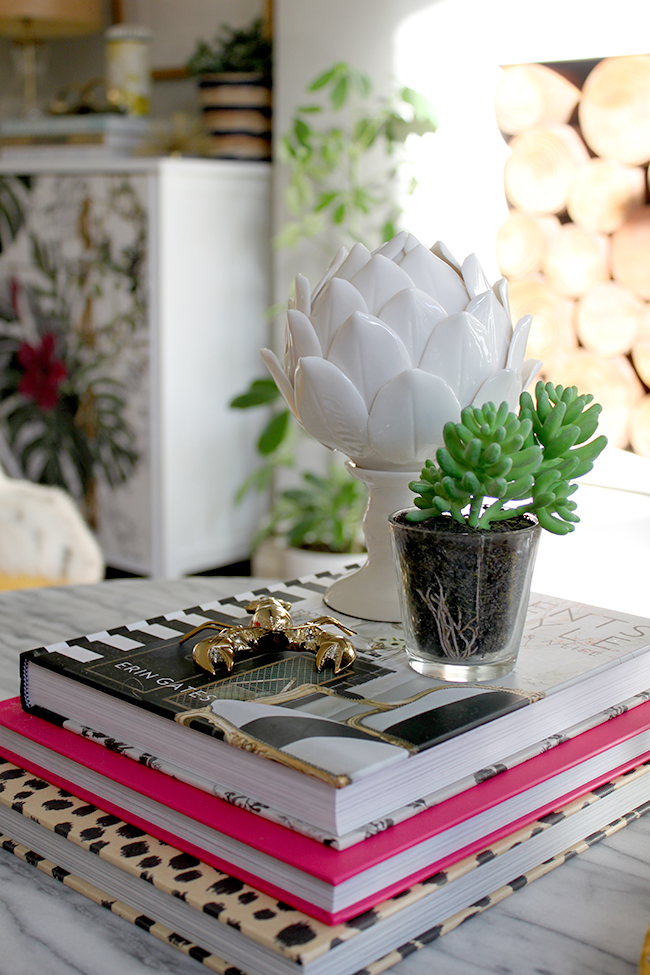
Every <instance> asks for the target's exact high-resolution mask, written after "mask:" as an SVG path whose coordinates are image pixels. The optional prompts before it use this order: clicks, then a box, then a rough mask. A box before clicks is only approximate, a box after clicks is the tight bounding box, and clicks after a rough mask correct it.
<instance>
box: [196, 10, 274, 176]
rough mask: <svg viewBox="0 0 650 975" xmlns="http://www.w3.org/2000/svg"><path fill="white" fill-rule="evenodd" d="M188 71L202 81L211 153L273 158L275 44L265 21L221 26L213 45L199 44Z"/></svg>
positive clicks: (205, 118)
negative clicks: (272, 83)
mask: <svg viewBox="0 0 650 975" xmlns="http://www.w3.org/2000/svg"><path fill="white" fill-rule="evenodd" d="M186 67H187V70H188V72H189V73H190V74H191V75H196V76H197V77H198V84H199V102H200V107H201V114H202V116H203V122H204V125H205V129H206V132H207V133H208V134H209V137H210V141H211V145H212V150H211V155H212V156H215V157H218V158H221V159H258V160H269V159H270V158H271V71H272V43H271V37H270V32H269V31H268V29H267V27H266V26H265V24H264V22H263V21H262V19H261V18H258V19H256V20H254V21H253V22H252V23H251V24H250V25H249V26H248V27H244V28H239V29H234V28H232V27H226V26H222V28H221V33H220V34H218V35H217V37H216V38H215V41H214V43H213V44H208V43H206V42H205V41H199V43H198V44H197V46H196V49H195V51H194V53H193V54H192V57H191V58H190V59H189V61H188V62H187V65H186Z"/></svg>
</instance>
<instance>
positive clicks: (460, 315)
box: [262, 233, 541, 621]
mask: <svg viewBox="0 0 650 975" xmlns="http://www.w3.org/2000/svg"><path fill="white" fill-rule="evenodd" d="M531 320H532V319H531V316H530V315H527V316H526V317H524V318H522V319H521V320H520V321H519V322H517V324H516V325H515V326H514V328H513V325H512V322H511V320H510V311H509V307H508V291H507V284H506V281H505V279H504V278H501V280H499V281H497V282H496V284H495V285H494V286H493V287H490V285H489V283H488V281H487V279H486V277H485V275H484V273H483V271H482V270H481V267H480V264H479V262H478V260H477V258H476V256H475V255H473V254H472V255H470V256H469V257H468V258H467V259H466V260H465V261H464V262H463V264H462V266H461V265H460V264H459V263H458V262H457V261H456V260H454V258H453V257H452V256H451V254H450V253H449V252H448V250H447V249H446V247H445V246H444V244H442V243H440V242H438V243H437V244H434V246H433V247H432V248H431V250H428V249H427V248H426V247H425V246H424V245H423V244H421V243H420V242H419V241H418V240H417V239H416V238H415V237H414V236H413V235H412V234H406V233H400V234H398V235H397V236H396V237H394V238H393V239H392V240H390V241H388V243H386V244H384V245H383V246H382V247H379V248H378V249H377V250H376V251H374V252H373V253H370V252H369V251H368V250H367V249H366V248H365V247H363V245H362V244H355V246H354V247H353V248H352V250H351V251H350V252H349V253H348V251H347V250H346V249H345V248H341V250H340V251H339V252H338V254H337V255H336V257H335V258H334V260H333V262H332V264H331V265H330V267H329V269H328V271H327V273H326V274H325V276H324V278H323V279H322V281H321V282H320V283H319V284H318V285H317V287H316V288H315V289H314V291H313V293H311V292H310V287H309V282H308V281H307V280H306V278H304V277H303V276H302V275H298V277H297V278H296V295H295V299H294V300H293V301H292V302H291V307H290V308H289V311H288V315H287V328H286V336H285V353H284V368H283V367H282V365H281V364H280V362H279V361H278V359H277V357H276V356H275V355H274V354H273V352H271V351H270V350H269V349H263V350H262V357H263V358H264V361H265V363H266V365H267V366H268V368H269V370H270V372H271V375H272V376H273V378H274V379H275V381H276V383H277V385H278V388H279V389H280V392H281V393H282V395H283V397H284V399H285V400H286V402H287V405H288V406H289V408H290V409H291V411H292V412H293V413H294V415H295V416H296V418H297V419H298V421H299V422H300V423H301V425H302V426H303V427H304V429H305V430H306V431H307V433H309V434H310V435H311V436H312V437H314V438H315V439H316V440H319V441H320V442H321V443H323V444H325V445H326V446H327V447H331V448H332V449H336V450H340V451H341V452H342V453H344V454H346V455H347V457H349V459H350V463H349V464H348V467H349V469H350V470H351V472H352V473H353V474H354V475H355V476H357V477H359V478H360V479H361V480H363V481H364V482H365V483H366V484H367V486H368V488H369V492H370V501H369V507H368V511H367V512H366V516H365V518H364V532H365V536H366V543H367V548H368V561H367V563H366V565H365V566H364V567H363V568H362V569H360V570H359V571H357V572H355V573H353V574H352V575H350V576H346V577H344V578H343V579H341V580H339V581H338V582H336V583H335V584H334V585H333V586H332V587H331V588H330V590H329V591H328V593H327V595H326V602H327V603H328V604H329V605H330V606H331V607H332V608H333V609H338V610H339V611H340V612H344V613H347V614H349V615H351V616H360V617H363V618H365V619H374V620H386V621H393V620H399V618H400V613H399V604H398V597H397V588H396V586H395V578H394V570H393V565H392V555H391V551H390V540H389V535H388V525H387V518H388V515H389V514H390V513H391V512H392V511H394V510H396V509H398V508H400V507H406V506H407V505H409V504H411V503H412V495H411V494H410V492H409V490H408V482H409V481H410V480H413V479H414V478H415V477H416V476H417V475H418V474H419V472H420V469H421V468H422V466H423V464H424V461H425V459H426V458H427V457H433V456H435V451H436V450H437V448H438V447H439V446H441V444H442V429H443V427H444V425H445V423H447V421H449V420H454V421H457V420H459V419H460V412H461V409H462V408H463V407H465V406H467V405H469V404H472V403H473V404H476V405H482V404H483V403H486V402H488V401H490V400H491V401H493V402H495V403H497V404H498V403H502V402H503V401H504V400H507V402H508V403H509V404H510V406H511V408H512V409H513V410H516V409H517V406H518V400H519V395H520V393H521V392H522V390H523V389H525V388H526V387H527V386H528V384H529V383H530V382H531V381H532V380H533V379H534V377H535V376H536V374H537V372H538V370H539V367H540V366H541V363H540V362H537V361H536V360H531V359H528V360H526V359H524V355H525V350H526V341H527V339H528V332H529V329H530V325H531Z"/></svg>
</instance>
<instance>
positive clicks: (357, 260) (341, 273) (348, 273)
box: [336, 243, 371, 281]
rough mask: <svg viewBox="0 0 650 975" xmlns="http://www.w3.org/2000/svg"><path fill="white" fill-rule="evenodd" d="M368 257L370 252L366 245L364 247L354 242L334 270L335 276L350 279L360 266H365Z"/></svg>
mask: <svg viewBox="0 0 650 975" xmlns="http://www.w3.org/2000/svg"><path fill="white" fill-rule="evenodd" d="M370 257H371V254H370V251H369V250H368V248H367V247H364V246H363V244H358V243H357V244H355V245H354V247H353V248H352V250H351V251H350V253H349V254H348V256H347V257H346V258H345V260H344V261H343V263H342V264H341V266H340V268H339V269H338V271H337V272H336V277H337V278H343V279H344V280H345V281H351V280H352V278H353V277H354V276H355V274H358V273H359V271H360V270H361V268H362V267H365V265H366V264H367V263H368V261H369V260H370Z"/></svg>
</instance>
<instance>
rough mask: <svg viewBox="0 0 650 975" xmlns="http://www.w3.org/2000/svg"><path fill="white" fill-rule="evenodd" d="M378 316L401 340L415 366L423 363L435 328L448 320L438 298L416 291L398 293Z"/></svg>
mask: <svg viewBox="0 0 650 975" xmlns="http://www.w3.org/2000/svg"><path fill="white" fill-rule="evenodd" d="M379 314H380V318H381V320H382V321H383V322H385V323H386V324H387V325H388V326H389V327H390V328H391V329H392V330H393V332H395V334H396V335H399V337H400V338H401V340H402V342H403V343H404V345H405V346H406V348H407V350H408V353H409V355H410V357H411V365H413V366H417V365H418V363H419V362H420V359H421V358H422V353H423V352H424V348H425V346H426V344H427V342H428V341H429V336H430V335H431V333H432V331H433V329H434V328H435V327H436V325H437V324H438V322H441V321H442V320H443V318H446V317H447V312H446V311H445V309H444V308H443V307H442V305H441V304H440V303H439V302H438V301H436V299H435V298H431V297H429V295H428V294H427V293H426V292H425V291H418V290H416V289H415V288H405V289H404V291H398V293H397V294H396V295H394V296H393V297H392V298H391V299H390V301H389V302H387V304H385V305H384V307H383V308H382V309H381V312H380V313H379Z"/></svg>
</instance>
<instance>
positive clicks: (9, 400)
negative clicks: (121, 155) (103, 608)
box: [0, 175, 149, 534]
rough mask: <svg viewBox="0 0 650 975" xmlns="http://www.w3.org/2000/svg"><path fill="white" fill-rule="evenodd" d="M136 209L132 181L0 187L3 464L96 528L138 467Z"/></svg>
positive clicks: (139, 190)
mask: <svg viewBox="0 0 650 975" xmlns="http://www.w3.org/2000/svg"><path fill="white" fill-rule="evenodd" d="M145 201H146V185H145V178H144V177H139V176H128V175H114V176H113V175H96V176H90V175H89V176H76V175H56V176H50V175H42V176H35V177H32V178H29V177H16V176H4V177H0V438H1V439H0V461H1V462H2V464H3V466H5V468H7V470H8V472H9V473H11V474H13V475H15V476H20V477H26V478H28V479H30V480H32V481H36V482H40V483H42V484H54V485H59V486H61V487H63V488H65V489H66V490H67V491H69V492H70V493H71V494H72V495H73V496H74V497H75V498H76V499H77V501H78V502H79V503H80V505H81V506H82V510H83V511H84V513H85V515H86V517H87V519H88V521H89V522H90V523H91V524H92V525H93V526H94V527H97V525H98V522H99V521H101V512H100V511H99V510H98V489H99V490H100V491H101V488H102V486H104V487H108V488H112V489H117V488H119V487H120V486H122V485H126V484H127V483H128V482H129V481H130V480H131V479H132V478H133V477H134V476H135V475H136V474H137V471H138V467H139V466H140V465H142V464H143V463H145V464H146V458H145V454H146V452H147V443H148V422H149V417H148V409H149V405H148V363H149V346H148V341H149V338H148V321H147V300H148V299H147V211H146V206H145ZM130 530H131V528H130V527H129V526H127V528H126V531H127V534H128V532H129V531H130Z"/></svg>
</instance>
